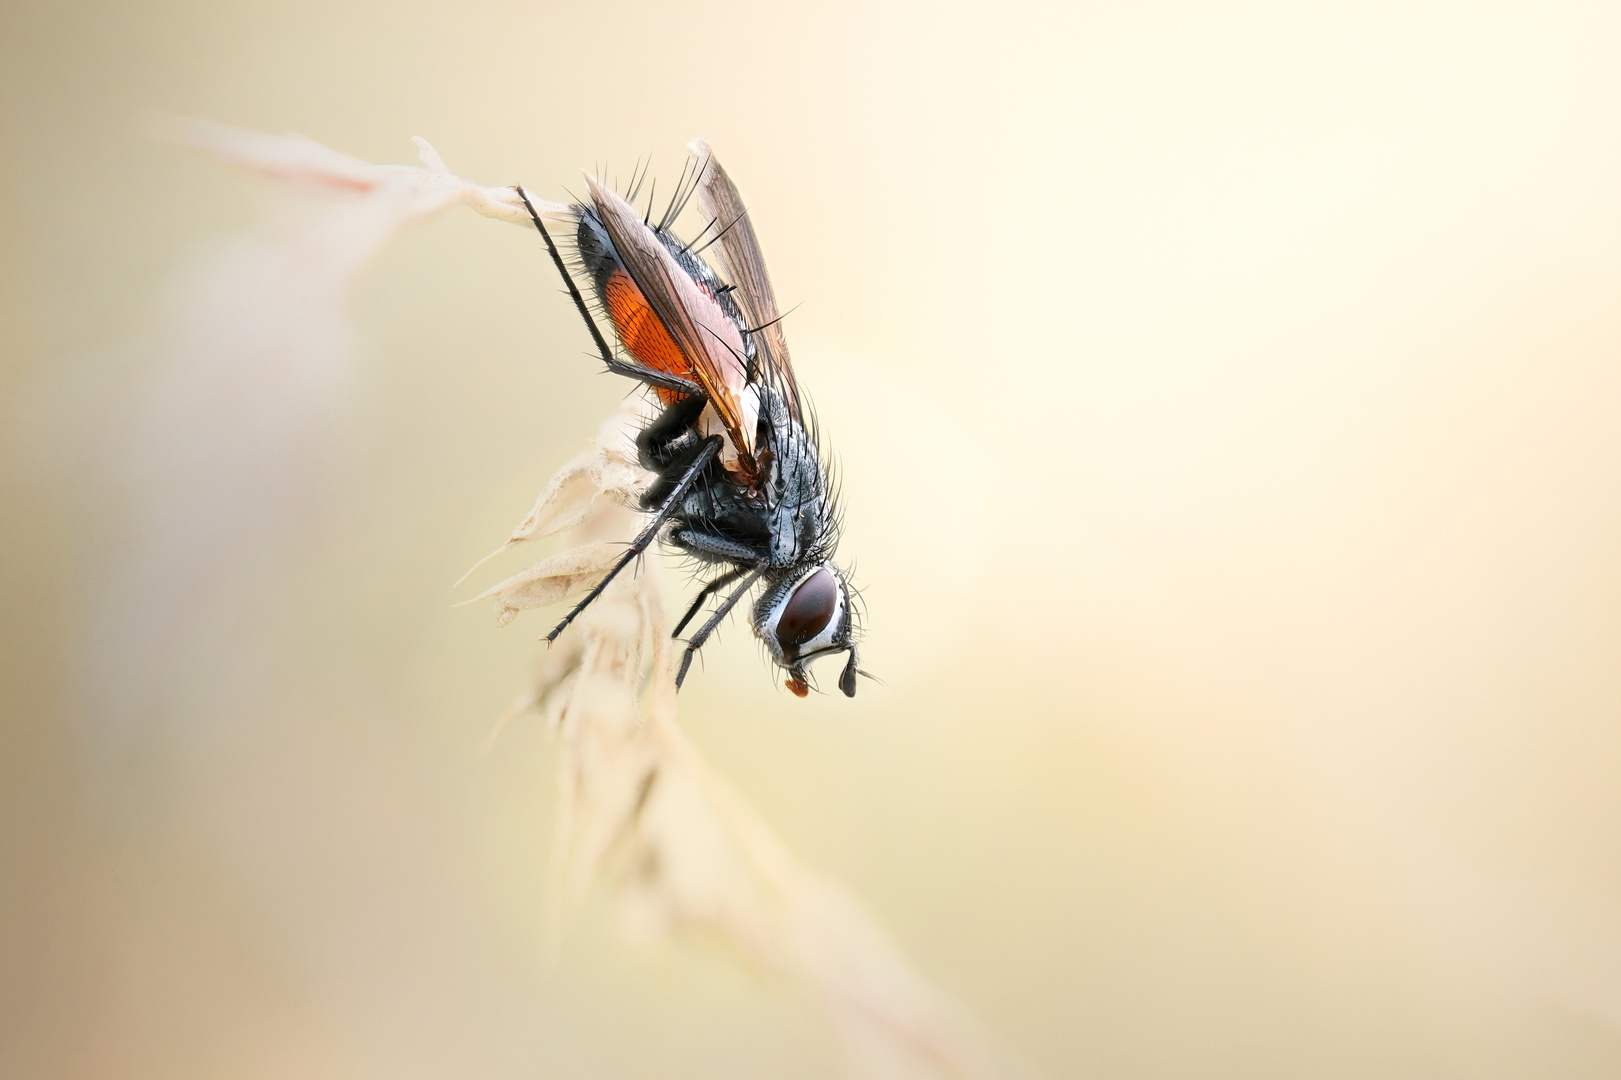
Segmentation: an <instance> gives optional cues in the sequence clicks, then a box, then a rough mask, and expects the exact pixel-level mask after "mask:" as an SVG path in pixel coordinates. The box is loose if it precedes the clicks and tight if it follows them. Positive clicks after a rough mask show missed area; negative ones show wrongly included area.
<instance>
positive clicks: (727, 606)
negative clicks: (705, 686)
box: [675, 566, 765, 690]
mask: <svg viewBox="0 0 1621 1080" xmlns="http://www.w3.org/2000/svg"><path fill="white" fill-rule="evenodd" d="M763 573H765V567H764V566H756V567H753V568H751V569H750V570H749V575H748V577H746V578H744V579H743V584H741V585H739V586H738V587H737V591H735V592H733V593H732V595H730V596H728V597H727V598H726V603H724V604H722V605H721V606H720V607H719V608H717V609H716V610H715V614H713V615H711V616H710V617H709V621H708V622H706V623H704V625H703V627H702V628H701V629H699V631H698V632H697V633H696V634H694V635H692V640H691V641H688V642H687V650H686V652H684V653H682V654H681V670H680V671H678V672H676V673H675V688H676V689H677V690H679V689H681V681H682V680H683V679H685V678H686V677H687V669H688V668H689V667H691V666H692V658H693V657H694V656H696V655H697V653H698V650H699V649H701V648H703V647H704V642H706V641H708V640H709V635H710V634H713V633H714V632H715V627H717V626H719V625H720V624H721V621H722V620H723V619H725V618H726V616H728V615H730V614H731V613H732V609H733V608H734V607H736V606H737V602H738V601H739V600H741V599H743V597H744V596H745V595H747V594H748V591H749V590H750V589H752V588H754V583H755V582H756V581H759V580H760V575H761V574H763Z"/></svg>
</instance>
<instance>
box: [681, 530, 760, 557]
mask: <svg viewBox="0 0 1621 1080" xmlns="http://www.w3.org/2000/svg"><path fill="white" fill-rule="evenodd" d="M670 543H672V544H674V545H675V546H676V547H678V548H680V549H681V550H682V551H685V552H686V553H687V554H689V555H696V556H697V557H698V558H700V559H704V560H705V561H707V562H729V563H737V564H739V565H741V566H755V565H757V564H759V563H763V562H768V561H770V553H769V552H768V551H767V550H766V548H765V547H764V545H759V544H749V543H745V542H743V541H742V540H733V539H732V538H731V537H728V536H717V535H715V534H714V533H709V532H704V531H703V530H701V529H694V528H690V527H687V526H682V527H681V528H680V529H679V530H678V531H676V532H672V533H671V534H670Z"/></svg>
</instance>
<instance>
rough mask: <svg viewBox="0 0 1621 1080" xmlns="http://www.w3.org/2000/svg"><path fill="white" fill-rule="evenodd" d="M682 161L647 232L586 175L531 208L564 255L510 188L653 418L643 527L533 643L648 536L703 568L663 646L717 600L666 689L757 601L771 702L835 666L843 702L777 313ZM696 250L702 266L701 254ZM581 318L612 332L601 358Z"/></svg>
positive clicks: (717, 202) (754, 257) (747, 234)
mask: <svg viewBox="0 0 1621 1080" xmlns="http://www.w3.org/2000/svg"><path fill="white" fill-rule="evenodd" d="M692 148H693V151H694V153H695V154H696V157H695V159H694V161H693V162H692V163H690V164H689V168H688V170H687V171H685V172H683V174H682V180H681V183H680V184H678V185H677V190H676V193H675V195H674V196H673V197H672V198H671V199H670V202H669V205H668V208H667V209H666V210H665V212H664V214H663V216H662V217H661V218H660V219H659V220H658V221H657V223H654V222H653V220H652V206H651V203H652V200H651V196H650V197H649V209H648V212H647V214H646V215H643V214H640V213H638V212H637V211H636V210H635V209H633V208H632V207H631V205H630V203H629V202H627V201H626V199H624V198H622V197H621V196H620V195H619V194H617V193H616V192H614V191H612V190H610V189H608V188H607V187H605V186H604V185H603V184H601V183H600V182H598V181H597V180H596V179H595V178H593V177H591V176H589V175H588V176H587V177H586V187H587V190H588V193H589V196H590V198H589V201H585V202H580V203H575V204H571V205H563V204H557V203H547V204H543V207H544V216H545V217H547V218H548V219H550V220H551V221H552V222H553V223H554V224H559V225H562V226H564V227H566V228H571V229H572V230H573V234H574V235H573V238H572V239H573V244H572V250H571V251H570V252H569V256H568V257H567V258H565V256H564V254H563V253H562V252H561V251H559V249H558V245H557V242H556V240H554V238H553V236H552V234H551V233H550V232H548V230H547V228H546V225H545V224H544V223H543V222H542V220H541V218H542V214H541V213H540V212H537V210H536V207H535V204H534V203H533V202H531V201H530V199H529V196H528V194H527V193H525V192H524V190H523V189H522V188H519V189H518V194H519V195H520V196H521V197H522V198H523V202H524V205H525V206H526V207H527V208H528V210H529V214H530V216H531V217H532V218H534V222H535V228H536V229H538V230H539V231H540V235H541V238H542V239H543V240H544V241H545V243H546V249H547V251H548V252H549V253H550V254H551V257H552V261H553V263H555V264H556V266H557V270H558V273H560V274H561V275H562V276H563V281H564V283H565V284H566V285H567V287H568V291H569V295H570V296H571V297H573V299H574V303H575V306H576V307H578V308H579V311H580V315H581V316H582V317H583V318H584V319H585V324H586V326H587V328H588V329H589V330H590V332H591V337H592V340H593V341H594V342H595V344H596V347H597V350H598V352H599V353H600V354H601V356H602V361H603V363H604V364H606V365H607V367H608V370H610V371H612V372H615V373H617V374H620V375H625V376H627V377H629V378H632V379H635V380H638V381H639V382H641V383H643V384H645V385H646V386H648V387H650V388H651V389H652V391H653V392H654V393H655V394H657V395H658V398H659V401H660V403H661V405H662V409H661V411H660V412H659V414H658V415H657V416H656V417H654V418H653V419H652V420H651V421H650V422H649V423H648V424H647V426H646V427H644V428H643V429H642V431H641V432H640V433H639V434H638V435H637V438H636V446H637V451H638V454H639V456H640V458H641V463H642V465H643V466H644V467H645V468H647V469H649V470H650V471H652V472H653V473H655V474H656V477H657V478H656V479H655V480H654V482H653V483H652V484H651V485H650V486H649V488H648V490H647V491H646V492H645V493H644V494H643V495H642V502H641V505H642V509H643V510H644V511H646V513H647V514H648V515H649V520H648V522H647V525H646V526H645V527H644V528H643V529H642V531H641V532H640V533H639V534H638V535H637V537H636V539H635V540H634V541H632V543H631V545H630V547H629V548H628V549H627V550H626V552H625V554H624V555H623V556H622V557H621V558H620V559H619V561H617V562H616V563H614V565H613V568H612V569H610V570H609V571H608V574H607V576H606V577H604V578H603V579H602V581H600V582H598V583H597V585H596V586H595V587H594V588H593V589H592V590H591V591H590V592H589V593H588V594H587V595H586V597H585V599H584V600H582V601H580V602H579V603H578V604H577V605H575V607H574V609H573V610H572V611H570V612H569V613H568V615H567V616H566V617H565V618H564V619H563V621H562V622H560V623H558V625H557V627H556V629H554V630H553V631H552V632H551V633H550V634H548V635H547V640H548V641H551V640H554V639H555V638H556V637H557V635H559V634H561V633H562V632H563V631H564V629H565V628H567V626H568V624H569V623H570V622H572V621H573V620H574V617H575V616H577V615H578V614H579V613H580V612H581V611H583V610H584V609H585V608H586V607H587V606H588V605H589V604H590V603H591V602H592V601H593V600H595V599H596V598H597V596H598V595H600V594H601V592H602V590H603V589H604V588H606V587H607V585H608V582H610V581H612V580H613V578H614V576H615V575H616V574H618V573H619V572H620V571H621V570H623V569H624V568H625V567H626V566H628V565H629V564H630V563H631V562H632V561H633V560H635V559H636V558H637V557H638V556H639V555H641V553H642V552H643V551H645V550H646V549H647V548H648V546H649V545H651V544H652V543H653V541H654V540H655V539H657V538H659V536H660V535H661V534H662V536H663V539H664V542H665V543H667V544H669V545H671V546H672V547H674V548H676V549H678V550H680V551H682V552H685V553H686V554H688V555H690V556H692V557H693V558H694V559H696V560H698V562H700V563H701V564H703V565H705V566H707V567H709V568H712V569H713V570H714V572H715V576H714V577H713V578H711V579H710V581H709V582H708V584H706V585H705V586H704V587H703V589H702V590H701V591H700V592H699V593H698V595H697V597H696V598H694V600H693V602H692V605H691V606H690V607H689V608H688V609H687V612H686V614H685V615H684V616H683V617H682V619H681V621H680V622H679V623H677V624H676V627H675V634H676V635H679V634H680V633H681V631H682V630H684V629H686V627H687V624H688V623H690V622H691V621H692V620H693V618H694V617H695V616H696V615H697V614H698V613H699V611H701V610H702V609H703V607H704V604H705V602H706V601H707V600H708V599H709V598H710V597H711V596H714V595H715V594H717V593H720V592H723V591H725V599H724V600H722V601H721V603H720V605H719V606H718V607H717V608H716V609H715V611H714V612H713V614H711V615H710V617H709V618H708V619H707V620H706V621H705V622H704V623H703V625H702V626H701V627H699V629H698V631H697V633H695V634H693V635H692V637H691V639H690V640H689V641H688V642H687V647H686V651H685V652H684V653H683V654H682V657H681V667H680V671H679V672H678V673H677V674H676V685H677V686H680V685H681V682H682V680H683V679H685V678H686V674H687V669H688V668H689V667H690V666H691V664H692V658H693V656H694V655H695V654H696V653H697V651H698V650H699V649H700V648H702V647H703V644H704V642H705V641H707V640H708V639H709V637H710V635H711V634H713V633H714V631H715V628H716V627H717V626H719V625H720V623H721V622H722V620H724V619H725V618H726V616H727V615H728V614H729V613H730V612H731V610H732V608H733V607H735V606H736V605H737V603H738V602H739V601H740V600H742V599H743V598H744V597H745V596H747V595H748V594H749V593H750V592H751V591H753V590H754V589H755V588H756V587H759V588H760V595H759V597H758V598H757V599H756V600H755V602H754V605H753V608H752V610H751V612H750V621H751V623H752V624H753V627H754V632H755V634H756V635H757V636H758V637H759V638H760V639H761V640H762V641H764V642H765V645H766V648H767V649H768V650H769V651H770V653H771V658H772V659H773V660H774V661H775V662H776V663H777V665H778V666H779V667H781V668H782V669H783V670H784V671H786V672H787V674H788V678H787V686H788V689H789V690H792V691H793V692H794V693H795V694H796V695H798V696H800V697H804V696H805V695H806V693H808V692H809V689H810V685H809V681H808V672H807V665H808V664H809V663H810V662H811V661H812V660H815V659H817V658H818V657H822V656H827V655H830V654H833V653H840V652H846V653H849V657H848V659H847V660H846V661H845V665H844V670H843V672H842V673H841V674H840V675H839V689H840V690H842V691H844V693H845V694H846V695H847V696H850V697H854V696H855V692H856V676H857V675H858V674H865V672H861V671H860V669H859V668H858V667H857V663H856V636H857V628H856V618H855V614H856V613H855V608H854V605H853V603H852V593H851V589H850V584H849V581H848V579H847V578H846V577H845V574H844V572H843V571H841V570H840V569H839V568H838V567H837V566H835V565H834V563H833V552H834V548H835V546H836V545H837V543H838V519H837V515H836V513H835V510H834V507H833V504H832V496H831V493H830V491H829V487H828V472H827V467H826V466H825V464H824V463H823V461H822V458H821V454H820V451H819V449H818V447H817V443H816V434H815V424H814V421H813V419H812V418H811V416H810V414H809V411H808V409H807V407H806V404H805V398H804V395H803V394H802V393H801V392H800V389H799V386H798V384H797V383H796V382H795V381H794V371H793V365H792V364H791V362H790V361H789V358H788V344H787V341H786V339H785V338H784V336H783V332H782V325H781V320H782V314H781V313H780V312H779V311H778V310H777V300H776V295H775V293H774V292H773V291H772V288H771V279H770V278H769V277H768V276H767V275H766V267H765V260H764V259H763V258H762V257H761V255H760V248H759V244H758V242H757V241H756V239H755V235H754V226H753V225H752V224H751V223H750V222H749V218H748V213H747V211H746V210H745V209H744V207H743V201H742V199H741V198H740V197H739V196H738V193H737V188H736V187H735V186H733V184H732V181H731V179H730V178H729V177H728V176H727V175H726V172H725V170H724V169H722V168H721V167H720V163H719V162H718V161H716V160H715V157H714V155H713V154H712V153H710V151H709V147H708V146H707V145H705V144H704V143H703V142H702V141H698V142H695V143H693V147H692ZM693 195H696V196H697V198H698V207H699V209H700V211H701V212H702V214H703V216H704V218H706V219H707V220H708V224H707V225H706V226H705V227H704V229H703V230H702V231H701V232H700V233H699V234H698V236H696V237H695V238H694V240H693V242H690V243H683V242H682V241H681V240H679V239H678V238H677V237H676V236H675V234H674V233H673V232H671V229H670V226H671V225H672V223H673V222H674V220H675V218H676V217H677V215H679V214H680V213H681V211H682V209H683V208H684V207H685V205H686V203H687V202H688V201H689V200H690V199H691V198H692V196H693ZM630 196H631V198H635V197H636V192H635V185H634V184H633V185H632V190H631V192H630ZM566 242H567V238H566V237H565V243H566ZM711 248H712V249H714V250H715V252H716V254H717V262H718V264H719V265H718V268H717V267H712V266H711V265H710V264H709V263H708V262H707V261H706V260H705V259H704V257H703V252H704V251H705V250H706V249H711ZM580 282H583V283H584V284H585V285H586V287H587V289H588V291H589V297H590V298H589V299H587V295H586V294H585V293H582V292H581V288H580V284H579V283H580ZM599 318H600V319H606V320H607V322H608V323H609V324H610V325H611V326H612V327H613V331H614V335H615V337H616V338H617V341H618V349H617V350H616V349H614V348H612V347H610V346H609V344H608V340H607V338H605V337H604V335H603V333H602V330H601V328H600V326H599V324H598V319H599ZM727 590H729V591H727Z"/></svg>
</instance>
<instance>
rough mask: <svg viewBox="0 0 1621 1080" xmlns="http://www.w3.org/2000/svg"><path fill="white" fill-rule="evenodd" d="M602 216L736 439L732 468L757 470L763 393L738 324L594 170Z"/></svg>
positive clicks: (590, 183) (592, 187)
mask: <svg viewBox="0 0 1621 1080" xmlns="http://www.w3.org/2000/svg"><path fill="white" fill-rule="evenodd" d="M585 184H586V187H587V189H589V191H590V192H591V201H592V203H593V204H594V205H595V208H596V211H597V217H598V219H599V220H600V221H601V222H602V225H603V227H604V228H605V229H607V230H608V237H609V239H611V240H612V241H613V244H614V247H615V249H617V251H618V253H619V258H620V261H621V262H622V263H623V264H624V266H625V269H626V270H627V271H628V272H629V273H630V276H631V279H632V280H633V281H634V282H635V283H636V287H637V288H638V289H640V290H641V292H642V295H643V296H645V297H646V298H647V303H648V305H649V306H651V307H652V309H653V313H654V314H656V315H657V316H658V318H659V321H660V322H661V323H663V324H664V328H665V330H667V331H669V334H670V337H671V339H672V340H673V341H674V342H675V344H676V347H677V348H678V349H680V350H681V355H682V356H683V357H684V358H685V359H686V361H687V364H688V365H689V366H690V367H691V370H692V374H693V377H694V378H695V379H696V380H697V382H698V384H699V385H701V386H702V387H703V388H704V393H705V394H707V395H708V397H709V405H710V408H711V409H713V410H714V414H715V417H716V418H717V419H718V420H719V422H720V425H721V427H722V428H724V429H725V432H726V436H727V439H728V441H729V443H730V446H729V447H727V448H726V450H724V451H723V452H722V455H721V457H722V461H723V462H725V463H726V464H727V467H728V468H731V469H734V471H739V472H742V473H744V474H746V475H749V476H752V475H753V474H754V472H755V471H756V463H755V460H754V432H755V426H756V424H757V422H758V420H759V395H758V393H757V391H756V389H755V388H754V387H753V386H751V385H749V377H748V362H747V360H746V358H745V357H744V353H743V337H742V335H741V334H740V333H739V331H738V328H737V324H736V323H734V322H732V320H731V319H729V318H728V317H727V316H726V312H725V311H723V310H722V309H721V306H720V305H719V304H718V303H716V302H715V299H714V297H712V296H710V295H709V293H708V292H706V291H705V290H704V289H703V287H702V286H700V285H699V284H698V283H697V282H695V281H694V280H693V279H692V277H691V276H690V275H688V274H687V272H686V271H685V270H683V269H682V268H681V264H680V263H678V262H676V261H675V256H673V255H671V254H670V252H669V250H668V249H667V248H666V247H665V246H664V244H663V243H662V242H661V241H660V240H659V238H658V236H657V234H655V233H654V232H653V230H652V229H651V228H649V227H648V225H647V223H646V222H645V221H644V220H643V219H642V216H641V215H640V214H638V213H637V212H636V211H635V209H633V208H632V207H631V205H630V204H629V203H627V202H626V201H625V200H624V199H622V198H620V197H619V196H618V195H617V194H616V193H614V192H613V191H611V190H610V189H608V188H607V187H604V186H603V185H602V184H600V183H598V182H597V180H596V178H595V177H593V176H591V175H590V174H589V173H588V174H586V178H585Z"/></svg>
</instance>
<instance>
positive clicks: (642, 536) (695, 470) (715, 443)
mask: <svg viewBox="0 0 1621 1080" xmlns="http://www.w3.org/2000/svg"><path fill="white" fill-rule="evenodd" d="M720 442H721V439H720V436H719V435H711V436H710V437H709V438H707V439H705V440H704V444H703V447H702V448H701V449H700V450H699V451H698V454H697V456H696V457H694V458H693V459H692V464H691V465H689V466H687V473H686V475H685V476H683V477H682V478H681V482H680V483H678V484H676V486H675V490H674V491H672V492H671V493H670V497H669V498H668V499H666V500H665V501H664V505H663V506H661V507H659V512H658V513H657V514H655V515H653V520H652V521H650V522H648V523H647V527H646V528H644V529H643V530H642V531H641V532H640V533H639V534H638V535H637V537H636V539H635V540H632V541H631V543H630V549H629V550H628V551H626V552H625V554H624V555H623V556H621V557H620V559H619V561H618V562H616V563H614V564H613V568H612V569H610V570H609V571H608V573H607V574H606V575H605V576H604V577H603V579H602V580H601V581H599V582H597V584H596V586H595V587H594V588H592V590H591V591H590V592H589V593H587V594H586V596H585V599H584V600H581V601H580V602H579V603H578V604H575V605H574V610H572V611H570V612H569V613H568V614H567V615H565V616H563V621H562V622H560V623H558V624H557V626H556V627H554V628H553V630H552V632H551V633H549V634H547V635H546V641H547V643H548V644H550V643H551V642H553V641H556V640H557V635H558V634H561V633H562V632H563V630H564V629H565V628H566V627H567V626H568V624H569V623H571V622H573V621H574V617H575V616H576V615H578V614H579V613H580V612H582V611H584V610H585V609H586V608H587V607H589V606H590V605H591V601H593V600H595V599H596V598H597V597H599V596H601V595H602V590H603V589H606V588H607V587H608V583H609V582H610V581H612V580H613V579H614V578H615V577H616V576H617V575H618V574H619V571H621V570H623V569H624V568H625V567H626V566H629V565H630V561H631V560H632V559H634V558H636V556H638V555H640V554H641V553H642V552H644V551H646V550H647V546H648V545H649V544H651V543H652V542H653V540H654V538H655V537H657V536H658V534H659V529H661V528H663V526H664V523H665V522H666V521H668V520H670V515H671V514H673V513H675V510H676V507H677V506H679V505H680V504H681V497H682V496H683V495H685V494H686V493H687V489H688V488H690V487H692V485H693V482H694V481H696V480H697V479H698V474H699V473H701V472H703V470H704V466H705V465H708V464H709V463H710V461H712V460H714V457H715V455H716V454H717V453H719V452H720Z"/></svg>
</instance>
